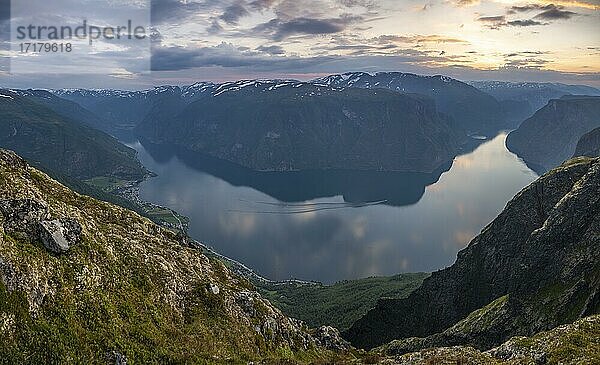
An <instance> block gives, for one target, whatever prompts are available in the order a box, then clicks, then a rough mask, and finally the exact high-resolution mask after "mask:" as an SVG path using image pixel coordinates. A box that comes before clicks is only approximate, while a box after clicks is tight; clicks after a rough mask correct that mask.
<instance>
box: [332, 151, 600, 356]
mask: <svg viewBox="0 0 600 365" xmlns="http://www.w3.org/2000/svg"><path fill="white" fill-rule="evenodd" d="M599 182H600V159H598V158H596V159H590V158H578V159H574V160H571V161H569V162H567V163H565V164H564V165H562V166H560V167H558V168H556V169H554V170H552V171H550V172H549V173H548V174H546V175H544V176H542V177H541V178H539V179H538V180H537V181H535V182H533V183H532V184H531V185H529V186H528V187H526V188H525V189H523V190H522V191H521V192H520V193H518V194H517V195H516V196H515V197H514V198H513V200H511V201H510V202H509V203H508V205H507V206H506V208H505V209H504V211H503V212H502V213H500V215H499V216H498V217H497V218H496V219H494V221H492V223H490V224H489V225H488V226H487V227H486V228H484V229H483V231H482V232H481V234H480V235H479V236H477V237H476V238H475V239H473V241H471V243H470V244H469V245H468V247H467V248H465V249H464V250H463V251H461V252H459V254H458V258H457V260H456V262H455V263H454V264H453V265H452V266H450V267H449V268H446V269H444V270H440V271H438V272H435V273H433V274H432V275H431V276H430V277H429V278H427V279H425V281H424V282H423V285H421V287H419V288H418V289H417V290H415V291H414V292H413V293H412V294H411V295H410V296H409V297H407V298H406V299H382V300H380V301H379V302H378V304H377V306H376V307H375V308H374V309H373V310H371V311H370V312H369V313H367V315H365V316H364V317H363V318H361V319H360V320H359V321H357V322H356V323H355V324H354V325H353V326H352V327H351V328H350V329H349V330H348V331H347V332H345V334H344V335H345V336H346V338H348V339H349V340H350V341H351V342H352V343H353V344H354V345H355V346H358V347H367V348H369V347H375V346H380V345H382V344H385V343H387V342H390V341H393V340H398V341H397V342H396V343H395V344H394V353H395V354H402V353H408V352H413V351H419V350H421V349H425V348H431V347H446V346H455V345H465V346H473V347H476V348H478V349H483V350H487V349H490V348H492V347H494V346H497V345H499V344H501V343H502V342H504V341H506V340H508V339H509V338H510V337H512V336H529V335H533V334H535V333H537V332H539V331H544V330H548V329H551V328H554V327H556V326H558V325H561V324H567V323H572V322H573V321H575V320H577V319H579V318H582V317H585V316H589V315H593V314H599V313H600V300H599V298H600V297H599V293H600V183H599Z"/></svg>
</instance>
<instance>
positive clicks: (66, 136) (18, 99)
mask: <svg viewBox="0 0 600 365" xmlns="http://www.w3.org/2000/svg"><path fill="white" fill-rule="evenodd" d="M43 95H46V94H44V93H43V92H39V93H35V95H32V93H31V92H29V91H27V92H23V91H11V90H0V146H2V147H4V148H10V149H13V150H15V151H17V152H18V153H21V154H22V155H23V156H24V157H25V158H27V159H28V160H29V161H31V162H32V163H36V164H39V165H41V166H43V167H44V168H46V169H49V170H51V171H54V172H56V173H58V174H61V175H66V176H69V177H72V178H76V179H80V180H83V179H90V178H93V177H99V176H103V177H114V178H118V179H123V180H139V179H141V178H143V177H144V176H145V175H146V173H147V172H146V170H145V169H144V168H143V167H142V166H141V164H140V163H139V161H138V160H137V158H136V156H135V151H134V150H133V149H131V148H129V147H126V146H124V145H122V144H121V143H119V142H118V141H117V140H115V139H114V138H113V137H111V136H109V135H107V134H105V133H103V132H100V131H98V130H96V129H93V128H92V127H89V126H87V125H85V124H83V123H84V122H83V121H79V120H75V119H72V118H74V117H77V116H78V115H79V116H81V115H84V114H85V115H89V114H86V112H85V111H84V110H83V109H81V108H77V107H74V106H72V105H70V104H71V103H68V102H66V101H65V102H62V103H59V104H56V105H53V106H52V107H49V106H48V105H49V104H52V103H53V101H52V100H54V99H50V102H48V101H41V100H46V99H45V98H44V96H43ZM47 97H49V98H52V97H53V96H51V95H47ZM67 103H68V104H69V107H70V109H68V110H64V111H61V110H60V109H61V106H64V105H65V104H67ZM54 109H56V110H54ZM58 111H61V113H59V112H58ZM62 112H64V113H65V114H62Z"/></svg>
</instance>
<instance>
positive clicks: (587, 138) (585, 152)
mask: <svg viewBox="0 0 600 365" xmlns="http://www.w3.org/2000/svg"><path fill="white" fill-rule="evenodd" d="M578 156H588V157H600V128H596V129H594V130H593V131H591V132H589V133H586V134H584V135H583V136H582V137H581V138H580V139H579V142H577V147H576V148H575V155H574V157H578Z"/></svg>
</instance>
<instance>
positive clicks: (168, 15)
mask: <svg viewBox="0 0 600 365" xmlns="http://www.w3.org/2000/svg"><path fill="white" fill-rule="evenodd" d="M71 1H72V0H58V1H56V3H57V4H63V5H65V6H67V5H68V3H69V2H71ZM104 1H109V0H104ZM120 1H122V0H120ZM85 2H86V1H79V2H78V3H79V4H82V3H85ZM110 2H111V3H118V1H117V0H110ZM58 6H59V7H58V8H60V5H58ZM107 21H109V20H107ZM152 25H153V27H154V35H155V37H154V47H153V60H152V69H153V72H152V73H151V74H146V75H136V74H135V73H131V72H130V71H129V70H128V67H127V64H128V62H127V60H126V57H125V58H123V61H122V62H121V64H120V65H117V66H115V69H114V70H113V71H112V72H110V73H107V74H105V75H102V74H99V75H94V76H92V77H90V76H85V77H83V76H81V77H78V76H77V75H72V76H71V77H62V78H60V80H61V81H60V83H61V84H64V86H69V87H75V86H84V87H106V86H109V85H120V86H122V87H130V88H139V87H147V86H151V85H158V84H187V83H193V82H195V81H199V80H212V81H223V80H232V79H243V78H256V77H261V78H275V77H277V78H299V79H307V78H312V77H316V76H320V75H324V74H331V73H339V72H346V71H404V72H414V73H419V74H445V75H449V76H452V77H456V78H459V79H462V80H478V79H498V80H513V81H524V80H531V81H558V82H564V83H583V84H589V85H592V86H600V0H587V1H586V0H582V1H577V0H573V1H568V0H563V1H539V0H530V1H513V0H493V1H492V0H481V1H477V0H431V1H427V0H425V1H423V0H405V1H395V0H224V1H217V0H154V1H153V2H152ZM99 46H101V44H100V45H99ZM114 53H115V50H114V49H110V52H108V51H107V52H106V57H113V59H114ZM102 54H103V53H102V52H99V55H100V57H101V56H102ZM57 79H58V76H56V75H49V76H48V75H46V76H45V77H44V76H42V75H8V74H6V73H5V74H3V75H2V76H0V83H2V84H6V85H10V84H13V85H16V86H21V87H22V86H37V87H45V86H48V85H47V84H56V82H57Z"/></svg>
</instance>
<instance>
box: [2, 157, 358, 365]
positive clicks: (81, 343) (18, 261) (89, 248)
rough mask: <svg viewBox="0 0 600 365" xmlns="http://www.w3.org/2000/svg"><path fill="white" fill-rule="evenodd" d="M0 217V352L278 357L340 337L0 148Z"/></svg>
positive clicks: (324, 354) (90, 358)
mask: <svg viewBox="0 0 600 365" xmlns="http://www.w3.org/2000/svg"><path fill="white" fill-rule="evenodd" d="M0 217H1V220H0V230H1V232H2V234H1V235H0V331H1V332H2V336H0V358H1V359H2V362H5V363H14V364H48V363H53V364H57V363H64V362H75V363H93V364H97V363H117V364H125V363H210V364H218V363H247V362H250V361H257V360H265V361H267V362H268V363H281V362H282V361H290V362H291V361H293V360H294V359H303V360H304V361H313V360H314V361H317V360H319V359H332V358H335V357H334V356H335V355H334V354H333V352H332V351H330V349H337V350H340V351H342V350H346V349H348V346H347V344H346V343H345V342H344V341H343V340H341V339H340V338H339V336H337V332H336V331H335V330H334V329H332V328H329V327H323V328H320V329H318V330H309V329H307V328H306V326H304V325H303V324H302V323H301V322H299V321H297V320H293V319H290V318H288V317H286V316H284V315H283V314H281V312H280V311H278V310H277V309H275V308H273V307H272V306H271V304H270V303H269V302H268V301H266V300H264V299H263V298H262V297H261V296H260V295H259V294H258V293H257V292H256V291H255V290H254V288H253V287H252V285H251V284H250V283H249V282H247V281H246V280H244V279H242V278H240V277H237V276H235V275H234V274H232V273H231V272H230V271H229V270H228V269H227V268H226V267H225V266H224V265H223V264H222V263H221V262H220V261H216V260H214V259H210V258H208V257H207V256H205V255H204V254H203V253H202V251H201V249H200V248H199V246H196V244H195V243H193V242H190V241H189V240H187V239H185V238H183V237H182V236H179V235H176V234H174V233H172V232H171V231H168V230H165V229H163V228H160V227H159V226H157V225H155V224H153V223H152V222H150V221H149V220H147V219H145V218H142V217H140V216H139V215H137V214H135V213H133V212H131V211H128V210H125V209H122V208H119V207H117V206H114V205H111V204H108V203H103V202H100V201H97V200H94V199H92V198H89V197H86V196H82V195H79V194H76V193H74V192H73V191H70V190H69V189H67V188H65V187H64V186H62V185H60V184H59V183H57V182H56V181H54V180H52V179H50V178H49V177H48V176H47V175H45V174H44V173H42V172H40V171H38V170H36V169H34V168H32V167H30V166H29V165H28V164H27V163H26V162H25V161H24V160H23V159H21V158H20V157H18V156H17V155H16V154H14V153H12V152H8V151H5V150H0ZM329 361H331V360H329Z"/></svg>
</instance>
